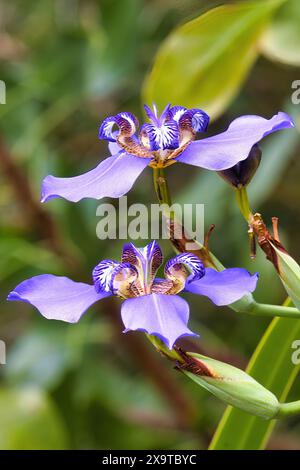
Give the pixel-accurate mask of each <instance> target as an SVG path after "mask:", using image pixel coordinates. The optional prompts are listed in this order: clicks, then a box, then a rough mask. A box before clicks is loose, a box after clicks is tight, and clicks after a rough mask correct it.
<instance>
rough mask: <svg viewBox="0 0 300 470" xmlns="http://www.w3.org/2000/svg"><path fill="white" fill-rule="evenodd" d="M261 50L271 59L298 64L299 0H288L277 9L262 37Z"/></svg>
mask: <svg viewBox="0 0 300 470" xmlns="http://www.w3.org/2000/svg"><path fill="white" fill-rule="evenodd" d="M261 52H262V53H263V54H265V55H266V57H268V58H269V59H271V60H275V61H278V62H282V63H284V64H289V65H295V66H299V65H300V4H299V0H289V1H288V2H286V3H285V4H284V5H283V6H282V7H281V8H280V9H279V10H278V12H277V13H276V16H275V17H274V19H273V21H272V23H271V24H270V25H269V27H268V29H267V30H266V32H265V34H264V36H263V38H262V41H261Z"/></svg>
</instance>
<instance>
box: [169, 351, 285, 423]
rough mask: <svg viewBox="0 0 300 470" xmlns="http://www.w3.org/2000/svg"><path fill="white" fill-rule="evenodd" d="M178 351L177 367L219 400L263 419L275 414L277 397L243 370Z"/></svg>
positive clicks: (277, 408)
mask: <svg viewBox="0 0 300 470" xmlns="http://www.w3.org/2000/svg"><path fill="white" fill-rule="evenodd" d="M181 354H182V359H183V363H182V364H180V365H179V367H178V368H179V369H180V370H182V371H183V373H184V374H186V375H187V376H188V377H190V378H191V379H192V380H194V381H195V382H196V383H197V384H198V385H201V387H203V388H205V389H206V390H208V391H209V392H211V393H212V394H213V395H215V396H216V397H218V398H219V399H220V400H222V401H223V402H225V403H227V404H228V405H232V406H235V407H236V408H240V409H241V410H244V411H247V412H248V413H251V414H253V415H255V416H259V417H260V418H263V419H273V418H274V417H276V415H277V413H278V411H279V407H280V405H279V402H278V400H277V398H276V397H275V395H273V393H271V392H270V391H269V390H267V389H266V388H265V387H263V386H262V385H261V384H259V383H258V382H257V381H256V380H254V379H253V378H252V377H250V375H248V374H246V372H244V371H242V370H240V369H237V368H236V367H233V366H231V365H229V364H226V363H224V362H220V361H216V360H214V359H211V358H209V357H205V356H202V355H200V354H196V353H183V352H182V351H181Z"/></svg>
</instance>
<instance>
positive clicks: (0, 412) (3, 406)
mask: <svg viewBox="0 0 300 470" xmlns="http://www.w3.org/2000/svg"><path fill="white" fill-rule="evenodd" d="M0 420H1V433H0V447H1V449H7V450H15V449H23V450H29V449H36V450H41V449H53V450H54V449H65V448H66V447H67V445H68V444H67V438H66V431H65V428H64V424H63V422H62V420H61V417H60V416H59V414H58V412H57V410H56V407H55V405H54V404H53V403H52V401H51V400H50V398H49V397H47V395H45V394H44V393H42V392H41V391H40V390H39V389H30V388H28V389H19V390H7V389H1V390H0Z"/></svg>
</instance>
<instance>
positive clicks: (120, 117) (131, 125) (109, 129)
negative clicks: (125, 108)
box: [99, 112, 138, 142]
mask: <svg viewBox="0 0 300 470" xmlns="http://www.w3.org/2000/svg"><path fill="white" fill-rule="evenodd" d="M115 126H117V127H118V128H119V133H122V134H124V135H126V136H132V135H134V134H135V133H136V130H137V127H138V120H137V118H136V117H135V116H134V114H132V113H128V112H124V113H118V114H116V115H115V116H109V117H107V118H106V119H104V121H103V122H102V124H101V126H100V128H99V139H104V140H109V141H110V142H116V140H117V136H118V132H117V133H116V132H115V131H114V127H115Z"/></svg>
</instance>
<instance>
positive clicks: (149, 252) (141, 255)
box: [122, 240, 163, 291]
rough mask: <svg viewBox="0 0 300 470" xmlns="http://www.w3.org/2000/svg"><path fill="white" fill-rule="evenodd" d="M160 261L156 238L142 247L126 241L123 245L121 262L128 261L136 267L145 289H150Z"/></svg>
mask: <svg viewBox="0 0 300 470" xmlns="http://www.w3.org/2000/svg"><path fill="white" fill-rule="evenodd" d="M162 261H163V256H162V251H161V249H160V246H159V244H158V243H157V241H156V240H154V241H152V242H151V243H149V244H148V245H147V246H145V247H144V248H137V247H136V246H135V245H134V244H133V243H126V244H125V245H124V247H123V253H122V262H123V263H130V264H131V265H132V266H134V267H135V268H136V269H137V271H138V273H139V280H140V282H141V284H142V285H143V287H144V290H145V291H147V290H149V289H150V287H151V284H152V282H153V279H154V277H155V274H156V272H157V270H158V268H159V267H160V265H161V264H162Z"/></svg>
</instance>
